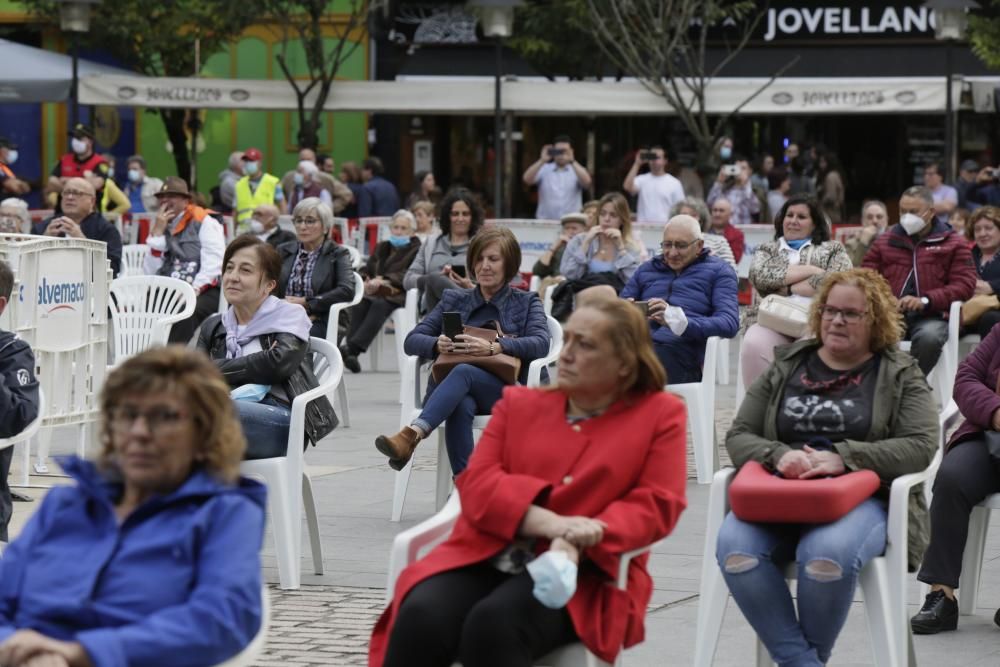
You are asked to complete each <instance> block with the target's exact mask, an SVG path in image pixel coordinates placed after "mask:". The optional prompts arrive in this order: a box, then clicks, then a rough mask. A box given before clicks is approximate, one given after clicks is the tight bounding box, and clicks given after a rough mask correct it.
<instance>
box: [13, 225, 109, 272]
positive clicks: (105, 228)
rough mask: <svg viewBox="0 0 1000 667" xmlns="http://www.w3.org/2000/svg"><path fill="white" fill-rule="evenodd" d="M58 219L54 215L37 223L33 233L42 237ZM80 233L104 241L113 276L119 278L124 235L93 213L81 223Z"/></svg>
mask: <svg viewBox="0 0 1000 667" xmlns="http://www.w3.org/2000/svg"><path fill="white" fill-rule="evenodd" d="M58 217H61V216H59V215H54V216H52V217H51V218H48V219H46V220H42V221H41V222H38V223H35V224H34V225H32V226H31V233H32V234H37V235H39V236H41V235H42V234H44V233H45V230H46V228H47V227H48V226H49V223H50V222H52V221H53V220H55V219H56V218H58ZM80 231H81V232H83V235H84V236H86V237H87V238H88V239H90V240H91V241H104V243H105V244H106V245H107V246H108V259H109V260H111V275H112V276H113V277H115V278H117V277H118V272H119V271H121V270H122V235H121V234H119V233H118V228H117V227H115V226H114V225H112V224H111V223H110V222H108V221H107V220H105V219H104V217H103V216H101V214H100V213H91V214H90V215H88V216H87V217H86V218H84V219H83V220H81V221H80ZM60 236H66V234H65V233H62V234H60Z"/></svg>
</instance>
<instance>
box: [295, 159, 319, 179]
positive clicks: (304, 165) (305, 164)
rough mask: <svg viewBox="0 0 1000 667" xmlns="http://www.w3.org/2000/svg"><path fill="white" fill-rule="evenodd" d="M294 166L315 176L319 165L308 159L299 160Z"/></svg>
mask: <svg viewBox="0 0 1000 667" xmlns="http://www.w3.org/2000/svg"><path fill="white" fill-rule="evenodd" d="M296 168H297V169H301V170H302V171H304V172H306V173H307V174H309V175H310V176H315V175H316V174H317V173H318V172H319V167H317V166H316V163H315V162H311V161H309V160H299V164H298V166H297V167H296Z"/></svg>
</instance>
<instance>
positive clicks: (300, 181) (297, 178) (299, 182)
mask: <svg viewBox="0 0 1000 667" xmlns="http://www.w3.org/2000/svg"><path fill="white" fill-rule="evenodd" d="M292 179H293V180H294V181H295V185H302V184H303V183H305V181H306V178H305V176H303V175H302V174H300V173H298V172H296V174H295V175H294V176H292Z"/></svg>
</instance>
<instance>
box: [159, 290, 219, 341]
mask: <svg viewBox="0 0 1000 667" xmlns="http://www.w3.org/2000/svg"><path fill="white" fill-rule="evenodd" d="M218 311H219V286H218V285H216V286H215V287H210V288H208V289H207V290H205V291H204V292H202V293H201V294H199V295H198V299H197V300H196V301H195V302H194V315H192V316H191V317H189V318H187V319H186V320H181V321H180V322H178V323H177V324H175V325H174V326H173V327H171V329H170V337H169V338H168V339H167V341H168V342H170V343H180V344H181V345H187V344H188V341H189V340H191V337H192V336H194V332H195V331H197V330H198V327H200V326H201V323H202V322H204V321H205V318H207V317H208V316H209V315H211V314H212V313H216V312H218Z"/></svg>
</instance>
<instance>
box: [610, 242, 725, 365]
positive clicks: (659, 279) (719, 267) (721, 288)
mask: <svg viewBox="0 0 1000 667" xmlns="http://www.w3.org/2000/svg"><path fill="white" fill-rule="evenodd" d="M736 291H737V290H736V272H735V271H733V268H732V267H731V266H729V265H728V264H727V263H726V262H724V261H723V260H721V259H719V258H718V257H715V256H713V255H710V254H709V252H708V250H704V249H703V250H702V251H701V253H700V254H699V255H698V257H696V258H695V260H694V261H693V262H691V263H690V264H688V265H687V266H686V267H684V269H683V270H682V271H681V272H680V273H677V272H676V271H674V270H673V269H671V268H670V267H669V266H667V263H666V262H665V261H663V256H662V255H658V256H656V257H654V258H653V259H651V260H649V261H648V262H645V263H643V264H642V266H640V267H639V268H638V269H636V272H635V273H634V274H632V277H631V278H630V279H629V281H628V283H627V284H626V285H625V288H624V289H623V290H622V293H621V297H622V298H623V299H628V298H632V299H635V300H637V301H646V300H649V299H653V298H657V299H663V300H664V301H666V302H667V303H668V304H669V305H671V306H677V307H679V308H682V309H683V310H684V315H685V317H687V320H688V325H687V329H685V330H684V333H683V335H681V336H678V335H677V334H675V333H674V332H673V331H671V330H670V327H667V326H663V325H661V324H659V323H657V322H653V321H650V323H649V326H650V329H651V331H652V335H653V344H654V345H662V346H667V347H669V348H671V353H672V354H682V355H691V356H692V358H695V359H698V360H699V364H701V363H704V359H705V341H706V340H707V339H708V338H710V337H712V336H719V337H720V338H732V337H733V336H735V335H736V332H737V330H738V329H739V324H740V315H739V305H738V303H737V300H736Z"/></svg>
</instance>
